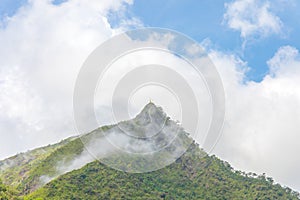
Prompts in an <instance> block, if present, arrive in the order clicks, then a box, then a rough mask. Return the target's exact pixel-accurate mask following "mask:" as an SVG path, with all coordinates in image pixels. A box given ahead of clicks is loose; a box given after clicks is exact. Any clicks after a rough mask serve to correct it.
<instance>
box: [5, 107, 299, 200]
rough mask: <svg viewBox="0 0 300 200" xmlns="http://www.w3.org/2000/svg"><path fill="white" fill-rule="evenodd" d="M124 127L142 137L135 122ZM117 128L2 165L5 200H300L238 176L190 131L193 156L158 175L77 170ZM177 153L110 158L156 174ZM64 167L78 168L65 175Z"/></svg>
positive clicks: (97, 166)
mask: <svg viewBox="0 0 300 200" xmlns="http://www.w3.org/2000/svg"><path fill="white" fill-rule="evenodd" d="M150 108H151V109H152V110H151V109H150ZM153 109H154V110H153ZM150 110H151V114H154V115H152V117H153V118H152V119H161V118H160V117H163V116H165V114H164V113H162V110H161V109H158V108H157V107H155V106H154V104H148V105H147V106H146V107H145V109H144V110H143V111H142V112H141V114H139V115H138V116H137V118H135V119H134V120H135V121H136V122H139V123H140V125H143V123H146V124H147V123H148V122H149V121H152V119H151V120H149V119H148V118H147V117H148V116H149V112H150ZM145 119H146V120H145ZM166 119H167V121H166V126H169V125H170V126H176V125H175V122H172V121H170V119H169V118H166ZM159 121H160V120H159ZM121 123H122V124H123V125H126V126H127V127H130V128H131V129H130V130H132V131H136V132H138V133H140V130H136V127H135V126H134V125H132V123H131V122H130V121H124V122H121ZM129 125H130V126H129ZM115 128H117V127H116V126H115V125H111V126H104V127H101V128H99V129H96V130H94V131H92V132H90V133H88V134H84V135H81V137H71V138H68V139H66V140H63V141H61V142H60V143H57V144H54V145H48V146H46V147H42V148H38V149H35V150H32V151H28V152H26V153H21V154H18V155H16V156H13V157H11V158H8V159H5V160H3V161H0V200H6V199H9V200H13V199H27V200H29V199H39V200H42V199H44V200H48V199H57V200H61V199H65V200H69V199H74V200H75V199H210V200H213V199H230V200H231V199H232V200H234V199H257V200H261V199H279V200H285V199H287V200H293V199H300V198H299V194H298V193H296V192H294V191H292V190H291V189H289V188H284V187H282V186H280V185H279V184H274V181H273V180H272V179H271V178H267V177H265V176H264V175H259V176H258V175H256V174H254V173H249V174H245V173H242V172H240V171H235V170H233V169H232V167H231V166H230V165H229V164H228V163H226V162H223V161H221V160H220V159H218V158H217V157H215V156H209V155H207V154H206V153H205V152H204V151H202V150H201V149H200V148H199V147H198V145H197V144H196V143H194V142H192V141H193V140H192V139H191V138H190V137H188V135H187V133H185V132H184V131H181V132H179V133H178V134H177V138H178V139H179V140H180V141H181V142H182V144H186V145H188V144H190V142H192V145H190V146H189V149H188V151H187V152H185V153H184V155H182V156H181V157H180V158H179V159H177V160H176V162H174V163H173V164H171V165H169V166H167V167H165V168H163V169H160V170H157V171H153V172H148V173H136V174H132V173H126V172H123V171H117V170H115V169H112V168H110V167H108V166H106V165H104V164H101V163H99V162H97V161H93V162H92V160H88V161H85V162H84V163H82V164H81V165H79V166H77V167H74V166H73V165H72V164H73V162H74V161H76V159H78V158H81V155H85V154H84V152H85V148H84V145H83V143H82V142H84V143H85V142H89V141H94V140H95V138H99V137H103V134H109V133H110V131H112V130H115ZM179 128H180V127H179ZM141 130H142V129H141ZM176 130H177V129H176ZM180 130H181V129H180ZM170 133H173V131H170ZM143 134H145V133H143ZM162 136H163V134H162V135H160V137H159V138H157V143H156V144H160V143H162V142H165V139H166V138H164V137H162ZM97 144H98V143H97ZM175 147H176V146H175ZM175 147H174V146H171V145H170V146H168V147H167V148H165V150H164V153H163V154H159V155H158V156H159V157H154V159H153V160H147V159H144V158H143V157H134V156H129V157H128V156H126V155H123V154H119V153H117V154H114V156H110V158H113V159H110V161H111V162H113V163H116V164H118V166H122V168H121V169H123V170H127V169H130V168H134V166H137V165H132V164H138V166H141V165H142V166H151V167H154V168H155V166H157V165H159V164H161V163H160V161H162V160H164V159H166V158H170V155H169V154H172V152H173V150H174V148H175ZM104 159H105V158H104ZM155 161H158V162H155ZM86 163H88V164H86ZM113 163H112V164H113ZM85 164H86V165H85ZM59 166H63V167H66V166H72V167H71V168H68V170H61V169H59ZM74 169H77V170H74ZM152 169H153V168H152ZM1 180H2V181H1Z"/></svg>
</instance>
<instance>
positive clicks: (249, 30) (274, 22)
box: [224, 0, 283, 39]
mask: <svg viewBox="0 0 300 200" xmlns="http://www.w3.org/2000/svg"><path fill="white" fill-rule="evenodd" d="M225 8H226V12H225V14H224V22H225V23H226V24H227V25H228V26H229V28H231V29H234V30H237V31H239V32H240V35H241V37H242V38H243V39H247V38H249V37H258V38H260V37H266V36H268V35H270V34H280V33H281V32H282V27H283V23H282V21H281V20H280V18H279V17H278V16H276V15H275V14H274V13H273V12H272V11H271V9H270V2H269V1H259V0H236V1H233V2H231V3H226V4H225Z"/></svg>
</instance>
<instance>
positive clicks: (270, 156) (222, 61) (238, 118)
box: [211, 46, 300, 191]
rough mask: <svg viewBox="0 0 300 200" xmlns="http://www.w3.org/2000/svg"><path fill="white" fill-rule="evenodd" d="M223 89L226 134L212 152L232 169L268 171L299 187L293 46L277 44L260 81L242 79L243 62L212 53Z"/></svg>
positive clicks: (299, 98)
mask: <svg viewBox="0 0 300 200" xmlns="http://www.w3.org/2000/svg"><path fill="white" fill-rule="evenodd" d="M211 56H212V59H213V60H214V62H215V64H216V66H217V67H218V69H219V70H220V73H221V76H222V78H223V81H224V87H225V92H226V101H227V102H226V109H227V111H226V121H225V126H224V132H223V135H222V138H221V140H220V142H219V143H218V145H217V147H216V149H215V152H214V153H216V154H217V155H219V156H220V157H221V158H223V159H225V160H228V161H229V162H230V163H232V164H233V165H234V166H235V167H236V168H238V169H242V170H246V171H254V172H258V173H263V172H266V173H267V175H268V176H271V177H274V178H275V180H276V181H279V182H280V183H282V184H285V185H288V186H290V187H292V188H295V189H297V190H298V191H300V180H299V168H300V157H299V156H298V152H299V151H300V146H299V139H300V132H299V130H300V124H299V122H300V89H299V87H298V86H299V85H300V79H299V77H300V59H299V56H300V54H299V52H298V50H297V49H295V48H293V47H290V46H285V47H281V48H279V50H278V51H277V52H276V53H275V55H274V57H273V58H271V59H270V60H269V61H268V66H269V67H270V74H269V75H267V76H265V78H264V79H263V81H261V82H259V83H257V82H252V81H251V82H247V83H246V84H244V83H242V81H241V80H242V79H243V77H244V76H245V74H244V72H245V69H247V67H246V63H244V62H241V61H240V60H239V59H238V58H236V57H234V56H232V55H227V54H224V53H222V52H216V51H213V52H211Z"/></svg>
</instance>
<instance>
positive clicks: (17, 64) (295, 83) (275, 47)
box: [0, 0, 300, 191]
mask: <svg viewBox="0 0 300 200" xmlns="http://www.w3.org/2000/svg"><path fill="white" fill-rule="evenodd" d="M299 10H300V2H299V1H296V0H289V1H284V0H274V1H271V0H270V1H268V0H234V1H223V0H217V1H209V0H202V1H198V0H184V1H183V0H182V1H177V0H166V1H164V2H163V3H162V1H161V0H152V1H146V0H139V1H131V0H127V1H126V0H114V1H111V0H90V1H84V0H69V1H67V0H66V1H59V0H57V1H50V0H28V1H26V0H4V1H1V2H0V94H1V95H0V136H1V140H0V158H5V157H7V156H10V155H13V154H15V153H18V152H22V151H26V150H28V149H32V148H34V147H37V146H41V145H46V144H48V143H54V142H56V141H58V140H61V139H63V138H65V137H67V136H70V135H72V134H74V133H75V128H74V121H73V112H72V93H73V87H74V83H75V80H76V76H77V74H78V71H79V69H80V67H81V65H82V63H83V62H84V60H85V59H86V57H87V56H88V55H89V53H91V51H92V50H93V49H94V48H96V47H97V46H98V45H99V44H101V43H102V42H103V41H105V40H106V39H108V38H110V37H111V36H113V35H115V34H117V33H120V32H122V31H124V30H128V29H131V28H135V27H143V26H146V27H147V26H155V27H164V28H171V29H175V30H177V31H180V32H182V33H184V34H186V35H188V36H190V37H192V38H193V39H195V40H196V41H198V42H199V43H201V44H202V45H203V46H204V47H205V48H206V50H207V51H208V53H209V56H210V57H211V59H212V60H213V61H214V64H215V65H216V67H217V68H218V70H219V73H220V75H221V78H222V80H223V84H224V88H225V92H226V119H225V124H224V130H223V135H222V137H221V139H220V141H219V143H218V145H217V146H216V148H215V151H214V152H213V153H214V154H216V155H217V156H219V157H220V158H222V159H224V160H227V161H229V162H230V163H232V164H233V166H234V167H235V168H237V169H242V170H247V171H254V172H257V173H263V172H266V173H267V175H268V176H272V177H274V178H275V180H276V181H279V182H280V183H282V184H284V185H288V186H290V187H292V188H295V189H297V190H298V191H300V174H299V169H300V157H299V156H298V152H300V145H299V143H300V142H299V141H300V89H299V85H300V53H299V49H300V40H299V35H300V21H299V18H300V12H299Z"/></svg>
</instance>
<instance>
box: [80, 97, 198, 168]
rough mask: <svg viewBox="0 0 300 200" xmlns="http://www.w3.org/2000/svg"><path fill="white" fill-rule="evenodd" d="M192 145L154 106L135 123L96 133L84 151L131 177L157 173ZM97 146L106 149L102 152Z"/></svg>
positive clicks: (86, 141)
mask: <svg viewBox="0 0 300 200" xmlns="http://www.w3.org/2000/svg"><path fill="white" fill-rule="evenodd" d="M192 142H193V140H192V139H191V138H190V137H189V135H188V133H186V132H185V131H184V130H183V128H181V127H180V126H179V125H178V124H177V123H176V122H174V121H172V120H170V118H169V117H168V116H167V115H166V114H165V113H164V112H163V110H162V108H160V107H157V106H156V105H155V104H153V103H149V104H147V105H146V106H145V107H144V108H143V110H142V111H141V112H140V113H139V114H138V115H137V116H136V117H135V118H134V119H131V120H128V121H122V122H120V123H118V124H116V125H114V126H112V127H110V128H109V129H108V130H105V131H102V130H101V129H99V130H98V132H97V131H95V133H94V134H93V137H89V138H88V139H85V140H84V144H85V147H86V148H87V150H88V151H89V152H90V153H92V154H93V155H95V156H96V158H97V159H98V160H101V161H102V162H103V163H105V164H107V165H109V166H111V167H113V168H115V169H119V170H122V171H127V172H133V173H140V172H149V171H153V170H157V169H160V168H162V167H165V166H167V165H169V164H171V163H172V162H175V160H176V159H177V158H179V157H180V156H181V155H182V154H183V153H184V152H185V151H186V150H187V149H188V146H189V145H190V144H191V143H192ZM99 144H103V145H102V146H105V151H103V148H101V147H100V148H99ZM104 144H105V145H104ZM141 161H143V162H141Z"/></svg>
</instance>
